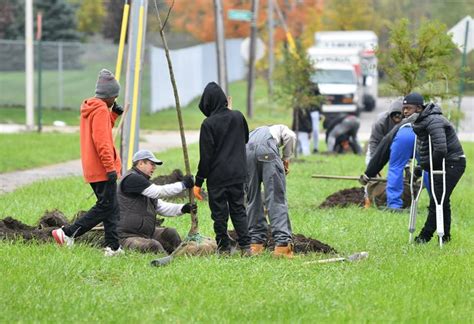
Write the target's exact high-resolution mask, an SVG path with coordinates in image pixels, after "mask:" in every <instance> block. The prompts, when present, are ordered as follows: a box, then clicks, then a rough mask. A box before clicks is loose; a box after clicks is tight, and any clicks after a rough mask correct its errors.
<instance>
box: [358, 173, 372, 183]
mask: <svg viewBox="0 0 474 324" xmlns="http://www.w3.org/2000/svg"><path fill="white" fill-rule="evenodd" d="M369 181H370V178H369V177H368V176H367V175H366V174H365V173H364V174H363V175H361V176H360V178H359V183H360V184H361V185H363V186H366V185H367V184H368V183H369Z"/></svg>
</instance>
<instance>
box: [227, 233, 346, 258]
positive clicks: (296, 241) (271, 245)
mask: <svg viewBox="0 0 474 324" xmlns="http://www.w3.org/2000/svg"><path fill="white" fill-rule="evenodd" d="M229 236H230V238H231V244H232V245H234V246H237V237H238V236H237V233H236V232H235V231H234V230H232V231H229ZM293 245H294V252H295V253H310V252H320V253H337V251H336V250H335V249H334V248H333V247H331V246H329V245H328V244H325V243H323V242H321V241H318V240H315V239H313V238H311V237H306V236H304V235H303V234H293ZM263 246H264V247H265V248H266V249H268V250H273V249H275V241H273V238H272V234H271V232H270V229H269V230H268V233H267V241H266V242H265V243H264V244H263Z"/></svg>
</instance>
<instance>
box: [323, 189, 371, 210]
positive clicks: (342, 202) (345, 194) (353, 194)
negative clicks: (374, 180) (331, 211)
mask: <svg viewBox="0 0 474 324" xmlns="http://www.w3.org/2000/svg"><path fill="white" fill-rule="evenodd" d="M350 205H357V206H360V207H363V206H364V188H362V187H353V188H350V189H344V190H341V191H338V192H335V193H333V194H332V195H330V196H328V197H327V198H326V200H325V201H324V202H323V203H322V204H321V205H319V208H334V207H347V206H350Z"/></svg>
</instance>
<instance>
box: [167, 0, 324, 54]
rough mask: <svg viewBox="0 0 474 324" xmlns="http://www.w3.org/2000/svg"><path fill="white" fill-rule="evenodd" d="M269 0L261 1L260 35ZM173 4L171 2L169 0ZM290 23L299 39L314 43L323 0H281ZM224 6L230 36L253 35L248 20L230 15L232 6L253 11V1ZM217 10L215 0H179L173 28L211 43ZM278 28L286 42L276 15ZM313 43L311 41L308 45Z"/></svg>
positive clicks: (233, 1)
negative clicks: (214, 7) (237, 19)
mask: <svg viewBox="0 0 474 324" xmlns="http://www.w3.org/2000/svg"><path fill="white" fill-rule="evenodd" d="M268 1H269V0H267V1H264V0H262V1H260V2H259V10H258V19H257V24H258V29H259V31H260V34H262V35H266V28H267V6H268ZM168 3H170V1H168ZM277 3H278V5H279V7H280V8H281V10H282V12H283V14H284V16H285V17H286V23H287V25H288V27H289V29H290V31H291V33H292V35H293V36H294V37H296V38H299V37H303V36H304V37H305V38H306V39H307V40H308V41H307V42H306V43H309V42H312V40H313V33H314V31H315V26H316V28H317V27H318V22H319V21H320V19H319V20H318V17H320V16H321V12H322V8H323V1H322V0H300V1H290V2H288V1H285V0H279V1H277ZM222 5H223V9H224V25H225V33H226V37H227V38H240V37H247V36H249V32H250V25H249V23H248V22H243V21H234V20H230V19H228V18H227V12H228V11H229V10H230V9H240V10H250V9H251V1H250V0H226V1H222ZM213 12H214V9H213V0H195V1H192V2H191V1H175V4H174V8H173V14H172V21H171V24H172V28H173V30H175V31H186V32H189V33H190V34H192V35H193V36H194V37H195V38H196V39H198V40H200V41H202V42H210V41H213V40H214V39H215V33H214V14H213ZM275 22H276V23H277V25H276V31H275V39H276V40H277V41H282V40H284V39H285V38H286V36H285V32H284V30H283V28H282V27H281V22H279V21H278V17H277V15H276V14H275ZM305 45H306V46H309V44H305Z"/></svg>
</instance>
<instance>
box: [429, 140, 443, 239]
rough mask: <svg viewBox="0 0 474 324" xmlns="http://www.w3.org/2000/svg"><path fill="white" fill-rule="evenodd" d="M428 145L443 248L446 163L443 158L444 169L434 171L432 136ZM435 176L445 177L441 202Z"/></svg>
mask: <svg viewBox="0 0 474 324" xmlns="http://www.w3.org/2000/svg"><path fill="white" fill-rule="evenodd" d="M428 145H429V155H430V187H431V195H432V196H433V200H434V202H435V205H436V233H437V234H438V237H439V247H440V248H442V247H443V236H444V213H443V203H444V196H445V195H446V169H445V161H444V158H443V163H442V169H441V170H434V167H433V152H432V147H431V135H428ZM434 175H441V176H442V177H443V193H442V195H441V199H440V201H438V197H436V191H435V183H434Z"/></svg>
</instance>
